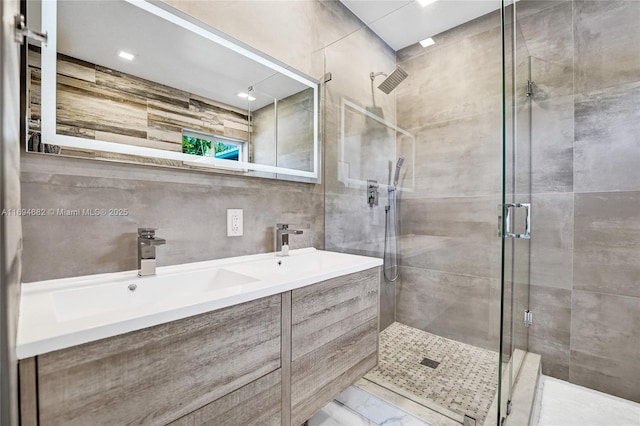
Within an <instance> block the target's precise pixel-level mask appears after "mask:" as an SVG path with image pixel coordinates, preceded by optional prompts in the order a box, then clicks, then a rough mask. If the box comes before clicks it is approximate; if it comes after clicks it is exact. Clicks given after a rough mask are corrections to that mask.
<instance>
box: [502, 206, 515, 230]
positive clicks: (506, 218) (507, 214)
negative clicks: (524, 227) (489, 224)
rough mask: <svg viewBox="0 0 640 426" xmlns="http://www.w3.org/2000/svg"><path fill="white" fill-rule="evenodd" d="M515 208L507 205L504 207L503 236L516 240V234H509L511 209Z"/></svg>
mask: <svg viewBox="0 0 640 426" xmlns="http://www.w3.org/2000/svg"><path fill="white" fill-rule="evenodd" d="M512 207H516V205H515V204H511V203H507V204H505V205H504V236H505V237H506V238H516V234H513V233H512V232H511V208H512Z"/></svg>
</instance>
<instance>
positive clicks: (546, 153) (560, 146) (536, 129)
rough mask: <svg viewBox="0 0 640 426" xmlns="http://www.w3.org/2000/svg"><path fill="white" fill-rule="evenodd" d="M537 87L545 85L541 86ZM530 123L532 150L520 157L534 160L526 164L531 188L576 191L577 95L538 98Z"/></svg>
mask: <svg viewBox="0 0 640 426" xmlns="http://www.w3.org/2000/svg"><path fill="white" fill-rule="evenodd" d="M536 90H545V88H540V87H539V86H538V88H537V89H536ZM539 95H540V94H539ZM530 126H531V133H530V136H529V135H527V137H528V138H530V141H531V142H530V143H531V147H530V150H528V151H529V152H527V151H525V152H521V153H520V154H521V155H520V159H521V160H522V161H525V162H526V161H528V160H530V161H531V164H530V165H528V164H527V165H525V168H524V169H525V170H528V169H529V167H530V169H531V176H530V179H531V192H533V193H542V192H572V191H573V138H574V133H573V132H574V129H573V126H574V122H573V95H568V96H560V97H549V98H543V97H542V96H539V97H536V98H534V99H533V101H532V104H531V124H530ZM527 127H528V126H527ZM527 130H528V129H527ZM525 147H526V145H525ZM518 187H519V190H520V192H527V191H528V188H525V187H523V186H522V185H520V184H519V185H518Z"/></svg>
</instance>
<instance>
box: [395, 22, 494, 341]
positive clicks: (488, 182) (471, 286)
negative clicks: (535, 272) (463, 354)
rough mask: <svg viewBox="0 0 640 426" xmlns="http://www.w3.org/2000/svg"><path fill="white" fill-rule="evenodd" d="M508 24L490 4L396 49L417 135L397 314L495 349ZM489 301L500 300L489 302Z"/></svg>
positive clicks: (407, 114)
mask: <svg viewBox="0 0 640 426" xmlns="http://www.w3.org/2000/svg"><path fill="white" fill-rule="evenodd" d="M500 37H501V29H500V15H499V14H498V13H493V14H490V15H487V16H485V17H482V18H479V19H476V20H475V21H472V22H470V23H468V24H466V25H463V26H461V27H457V28H454V29H452V30H450V31H447V32H445V33H443V34H440V35H438V36H436V37H434V40H435V42H436V44H435V45H434V46H431V47H429V48H426V49H423V48H421V47H420V46H418V47H415V46H410V47H408V48H405V49H403V50H401V51H399V52H398V60H399V65H400V66H401V67H402V68H403V69H405V70H406V71H407V72H408V73H409V77H408V78H407V80H405V81H404V82H403V83H402V84H401V85H400V86H399V87H398V89H397V102H398V123H399V126H400V127H402V128H404V129H406V130H408V131H409V132H410V133H412V134H414V135H415V136H416V146H415V155H411V154H412V153H411V152H409V161H408V163H409V164H410V165H413V162H414V161H415V165H414V171H415V190H414V191H413V192H407V193H402V194H401V196H402V204H401V209H400V211H401V214H400V223H401V232H402V239H401V265H402V267H401V282H400V283H399V284H398V290H397V297H396V318H397V320H398V321H399V322H402V323H404V324H407V325H410V326H413V327H417V328H420V329H423V330H425V331H428V332H431V333H435V334H438V335H440V336H444V337H447V338H450V339H454V340H458V341H461V342H464V343H469V344H472V345H476V346H481V347H484V348H489V349H492V350H498V338H499V333H498V331H499V309H498V308H499V301H500V293H499V291H498V290H499V284H500V281H499V279H500V245H501V243H500V238H499V237H498V235H497V205H498V203H499V202H500V190H501V163H502V147H501V128H502V115H501V112H502V103H501V102H502V91H501V78H502V77H501V76H502V71H501V70H502V65H501V41H500ZM492 301H493V302H494V303H492Z"/></svg>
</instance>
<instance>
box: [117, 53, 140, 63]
mask: <svg viewBox="0 0 640 426" xmlns="http://www.w3.org/2000/svg"><path fill="white" fill-rule="evenodd" d="M118 56H120V57H121V58H122V59H126V60H127V61H133V58H135V57H136V56H135V55H134V54H133V53H129V52H125V51H124V50H121V51H120V53H118Z"/></svg>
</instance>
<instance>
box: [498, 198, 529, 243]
mask: <svg viewBox="0 0 640 426" xmlns="http://www.w3.org/2000/svg"><path fill="white" fill-rule="evenodd" d="M512 208H515V209H519V208H524V209H525V210H526V216H525V222H524V234H516V233H513V232H511V209H512ZM504 211H505V217H504V236H505V238H521V239H530V238H531V203H516V204H512V203H508V204H505V206H504Z"/></svg>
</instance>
